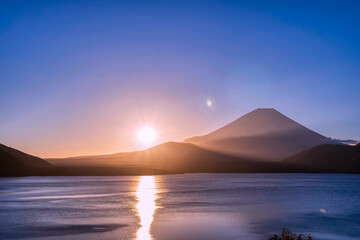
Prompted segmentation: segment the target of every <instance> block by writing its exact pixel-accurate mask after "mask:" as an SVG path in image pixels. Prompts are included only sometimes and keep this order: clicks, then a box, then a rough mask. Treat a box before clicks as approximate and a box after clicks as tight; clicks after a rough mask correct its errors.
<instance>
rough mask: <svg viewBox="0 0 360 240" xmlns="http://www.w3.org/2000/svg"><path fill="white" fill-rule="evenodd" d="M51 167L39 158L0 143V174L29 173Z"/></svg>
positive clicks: (15, 174)
mask: <svg viewBox="0 0 360 240" xmlns="http://www.w3.org/2000/svg"><path fill="white" fill-rule="evenodd" d="M51 167H52V165H51V164H50V163H48V162H46V161H44V160H43V159H41V158H38V157H35V156H32V155H29V154H26V153H24V152H21V151H19V150H16V149H14V148H10V147H7V146H5V145H3V144H0V176H19V175H29V174H32V172H33V171H37V170H38V169H43V168H51Z"/></svg>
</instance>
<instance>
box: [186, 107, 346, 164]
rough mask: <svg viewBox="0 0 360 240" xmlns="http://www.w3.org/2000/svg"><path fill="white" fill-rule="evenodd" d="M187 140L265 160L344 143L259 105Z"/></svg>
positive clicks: (217, 150) (228, 152) (212, 148)
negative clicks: (238, 116) (320, 146)
mask: <svg viewBox="0 0 360 240" xmlns="http://www.w3.org/2000/svg"><path fill="white" fill-rule="evenodd" d="M184 142H185V143H193V144H196V145H198V146H200V147H203V148H205V149H208V150H212V151H216V152H221V153H225V154H230V155H236V156H241V157H246V158H252V159H254V160H263V161H280V160H282V159H284V158H286V157H288V156H291V155H293V154H295V153H298V152H300V151H303V150H305V149H309V148H312V147H314V146H317V145H321V144H341V143H340V142H339V141H336V140H333V139H330V138H327V137H324V136H322V135H320V134H318V133H316V132H314V131H312V130H310V129H308V128H306V127H304V126H302V125H301V124H299V123H297V122H295V121H293V120H291V119H290V118H288V117H286V116H285V115H283V114H281V113H280V112H278V111H277V110H275V109H273V108H258V109H256V110H254V111H252V112H250V113H248V114H246V115H244V116H242V117H240V118H238V119H237V120H235V121H233V122H231V123H229V124H227V125H226V126H224V127H222V128H220V129H218V130H215V131H213V132H211V133H209V134H207V135H204V136H197V137H192V138H189V139H186V140H185V141H184Z"/></svg>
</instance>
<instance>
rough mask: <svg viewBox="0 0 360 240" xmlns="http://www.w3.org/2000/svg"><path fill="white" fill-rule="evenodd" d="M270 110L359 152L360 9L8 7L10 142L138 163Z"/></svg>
mask: <svg viewBox="0 0 360 240" xmlns="http://www.w3.org/2000/svg"><path fill="white" fill-rule="evenodd" d="M208 100H211V102H212V104H211V106H210V107H209V104H208V103H209V102H208ZM259 107H260V108H265V107H271V108H275V109H277V110H278V111H280V112H282V113H283V114H285V115H287V116H288V117H290V118H292V119H293V120H295V121H297V122H299V123H301V124H303V125H305V126H306V127H308V128H310V129H312V130H314V131H317V132H319V133H320V134H323V135H325V136H328V137H332V138H338V139H360V1H346V0H342V1H210V0H208V1H185V0H182V1H136V0H131V1H106V0H105V1H104V0H102V1H56V0H54V1H30V0H29V1H16V0H9V1H7V0H1V1H0V143H3V144H5V145H8V146H11V147H14V148H18V149H20V150H22V151H25V152H28V153H30V154H33V155H37V156H40V157H66V156H78V155H92V154H103V153H114V152H119V151H133V150H137V149H142V148H144V146H143V145H141V144H139V141H137V139H136V132H137V131H138V129H139V128H141V126H152V127H153V128H155V129H156V131H157V132H158V138H157V141H156V144H158V143H162V142H166V141H181V140H183V139H185V138H188V137H192V136H195V135H203V134H206V133H208V132H210V131H213V130H215V129H217V128H219V127H221V126H223V125H225V124H227V123H229V122H231V121H233V120H235V119H237V118H238V117H240V116H242V115H244V114H246V113H247V112H249V111H252V110H254V109H256V108H259Z"/></svg>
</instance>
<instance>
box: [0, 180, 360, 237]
mask: <svg viewBox="0 0 360 240" xmlns="http://www.w3.org/2000/svg"><path fill="white" fill-rule="evenodd" d="M282 227H286V228H288V229H289V230H291V231H293V232H304V233H308V232H310V233H312V236H313V237H314V239H324V240H325V239H326V240H355V239H360V176H359V175H346V174H182V175H165V176H143V177H137V176H134V177H132V176H130V177H128V176H126V177H122V176H120V177H22V178H0V229H1V232H0V239H57V240H58V239H60V240H61V239H86V240H89V239H101V240H104V239H117V240H118V239H134V240H135V239H138V240H150V239H154V240H155V239H159V240H161V239H166V240H167V239H169V240H185V239H186V240H191V239H194V240H195V239H196V240H201V239H209V240H212V239H217V240H218V239H222V240H227V239H239V240H240V239H241V240H267V239H268V238H269V237H271V236H272V234H273V233H279V232H280V231H281V229H282Z"/></svg>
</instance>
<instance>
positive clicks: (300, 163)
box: [283, 144, 360, 173]
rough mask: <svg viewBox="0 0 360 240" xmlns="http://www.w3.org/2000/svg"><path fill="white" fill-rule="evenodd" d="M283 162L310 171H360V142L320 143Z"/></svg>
mask: <svg viewBox="0 0 360 240" xmlns="http://www.w3.org/2000/svg"><path fill="white" fill-rule="evenodd" d="M283 163H284V164H285V165H288V166H292V167H301V168H306V169H308V170H310V171H320V172H355V173H360V144H358V145H356V146H348V145H332V144H326V145H320V146H316V147H314V148H312V149H309V150H305V151H303V152H300V153H298V154H296V155H294V156H291V157H288V158H286V159H285V160H284V161H283Z"/></svg>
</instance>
